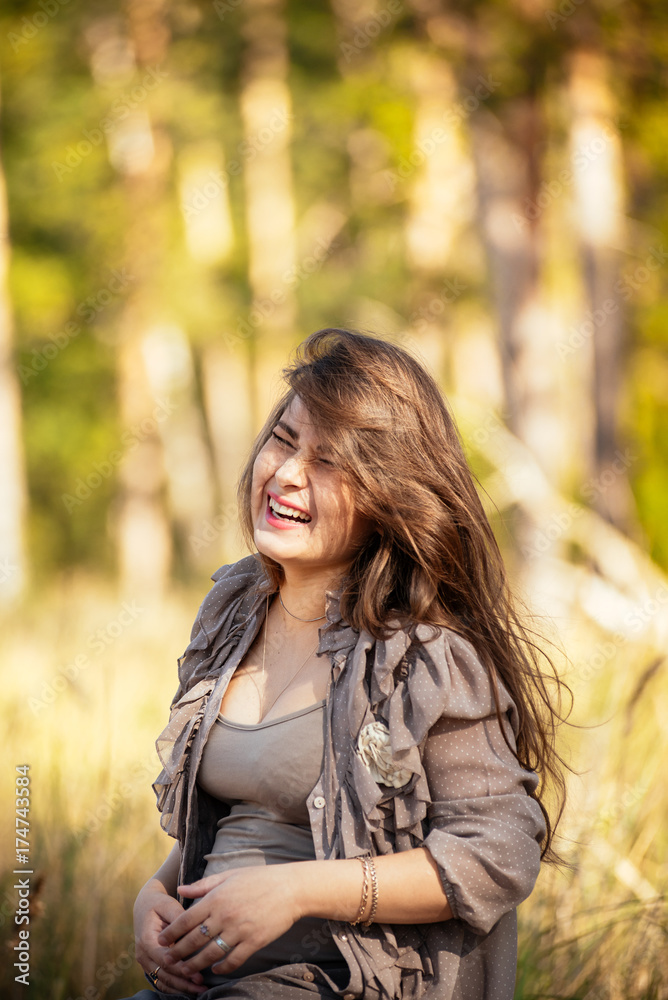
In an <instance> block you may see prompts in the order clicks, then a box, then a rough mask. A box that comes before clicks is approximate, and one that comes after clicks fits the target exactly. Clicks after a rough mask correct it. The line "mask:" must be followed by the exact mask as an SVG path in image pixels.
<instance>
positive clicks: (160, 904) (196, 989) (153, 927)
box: [134, 886, 207, 995]
mask: <svg viewBox="0 0 668 1000" xmlns="http://www.w3.org/2000/svg"><path fill="white" fill-rule="evenodd" d="M181 913H183V907H182V906H181V904H180V903H179V901H178V900H177V899H174V897H173V896H170V895H168V894H167V893H166V892H165V891H164V889H163V888H160V889H158V888H153V887H149V886H145V887H144V888H143V889H142V890H141V892H140V893H139V895H138V896H137V901H136V903H135V908H134V928H135V941H136V952H135V954H136V958H137V961H138V962H139V964H140V966H141V967H142V969H143V970H144V972H153V970H154V969H156V968H157V967H158V966H160V971H159V973H158V980H157V982H156V984H155V985H156V987H157V988H158V989H159V990H160V991H161V992H162V993H192V994H193V995H198V994H199V993H203V992H204V991H205V990H206V988H207V987H206V986H204V985H203V982H204V981H203V979H202V976H201V974H200V973H199V972H195V973H192V974H189V973H184V972H183V962H177V963H176V964H175V965H172V966H170V968H169V971H167V970H166V969H165V968H164V958H165V956H166V955H168V954H169V948H165V947H163V946H162V945H160V944H158V934H160V932H161V931H162V930H164V928H165V927H167V925H168V924H171V922H172V921H173V920H175V919H176V918H177V917H178V916H179V915H180V914H181Z"/></svg>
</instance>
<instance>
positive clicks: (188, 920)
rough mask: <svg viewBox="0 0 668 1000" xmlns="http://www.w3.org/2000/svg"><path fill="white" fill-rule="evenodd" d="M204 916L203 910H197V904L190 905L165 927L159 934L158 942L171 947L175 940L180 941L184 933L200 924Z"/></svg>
mask: <svg viewBox="0 0 668 1000" xmlns="http://www.w3.org/2000/svg"><path fill="white" fill-rule="evenodd" d="M201 917H202V911H201V910H200V911H199V912H197V906H192V907H190V909H189V910H184V911H183V913H181V914H180V915H179V916H178V917H177V918H176V919H175V920H172V922H171V924H168V925H167V927H165V928H163V930H161V931H160V933H159V934H158V944H161V945H163V947H167V948H169V947H170V946H171V945H172V944H174V942H175V941H178V940H179V939H180V938H182V937H183V936H184V935H186V934H189V933H190V931H192V930H193V929H194V928H195V927H197V926H199V924H200V923H201V922H202V921H201Z"/></svg>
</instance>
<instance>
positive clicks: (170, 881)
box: [137, 841, 181, 899]
mask: <svg viewBox="0 0 668 1000" xmlns="http://www.w3.org/2000/svg"><path fill="white" fill-rule="evenodd" d="M180 866H181V849H180V847H179V844H178V841H177V842H176V843H175V844H174V846H173V847H172V850H171V851H170V853H169V855H168V856H167V858H165V860H164V861H163V863H162V864H161V866H160V867H159V868H158V870H157V872H156V873H155V874H154V875H152V876H151V878H150V879H149V880H148V881H147V882H146V883H145V884H144V885H143V886H142V888H141V889H140V891H139V895H141V894H142V893H143V892H144V891H156V890H157V891H158V892H159V891H161V890H164V892H165V893H167V895H168V896H173V897H174V898H175V899H176V887H177V885H178V883H179V868H180ZM137 898H139V897H137Z"/></svg>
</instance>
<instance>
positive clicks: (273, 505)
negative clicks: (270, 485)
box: [269, 496, 311, 524]
mask: <svg viewBox="0 0 668 1000" xmlns="http://www.w3.org/2000/svg"><path fill="white" fill-rule="evenodd" d="M269 509H270V510H271V512H272V514H274V515H275V516H276V517H280V519H281V520H282V521H292V522H293V523H304V524H308V522H309V521H310V520H311V515H310V514H306V513H304V511H301V510H297V508H296V507H286V505H285V504H282V503H279V502H278V500H274V498H273V497H272V496H270V497H269Z"/></svg>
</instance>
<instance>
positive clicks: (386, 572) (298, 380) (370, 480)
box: [238, 328, 566, 862]
mask: <svg viewBox="0 0 668 1000" xmlns="http://www.w3.org/2000/svg"><path fill="white" fill-rule="evenodd" d="M283 375H284V378H285V381H286V382H287V384H288V386H289V388H288V390H287V391H286V392H285V394H284V395H283V397H282V398H281V399H280V400H279V401H278V403H277V404H276V406H275V407H274V408H273V410H272V413H271V414H270V415H269V418H268V420H267V422H266V424H265V426H264V428H263V429H262V431H261V432H260V434H259V435H258V438H257V440H256V442H255V445H254V447H253V449H252V452H251V455H250V457H249V459H248V462H247V464H246V467H245V468H244V470H243V472H242V475H241V479H240V481H239V487H238V498H239V506H240V520H241V524H242V528H243V531H244V535H245V537H246V540H247V541H248V544H249V546H250V548H251V550H253V549H254V542H253V523H252V515H251V485H252V475H253V463H254V462H255V459H256V457H257V455H258V453H259V452H260V450H261V449H262V448H263V447H264V445H265V443H266V441H267V440H268V438H269V436H270V434H271V432H272V430H273V428H274V427H275V425H276V422H277V421H278V420H279V419H280V417H281V415H282V413H283V412H284V410H285V409H286V408H287V406H288V405H289V404H290V402H291V401H292V400H293V399H294V397H295V396H297V395H298V396H299V398H300V400H301V402H302V403H303V405H304V407H305V408H306V411H307V412H308V414H309V418H310V419H311V421H312V422H313V425H314V427H315V429H316V430H317V432H318V434H319V436H320V440H321V443H322V445H323V446H325V447H326V449H327V451H328V453H329V454H330V455H331V456H332V458H333V460H334V461H335V463H336V465H337V467H338V468H339V469H340V470H341V472H342V474H343V476H344V478H345V480H346V481H347V483H348V484H349V486H350V487H351V489H352V495H353V502H354V503H355V505H356V509H357V510H358V511H359V513H360V514H363V515H365V516H366V517H369V518H371V520H372V521H373V523H374V525H375V531H373V532H372V533H371V535H370V536H369V538H368V539H367V541H366V543H365V544H364V546H363V547H362V548H361V549H360V550H359V551H358V553H357V555H356V556H355V558H354V560H353V562H352V564H351V566H350V567H349V569H348V572H347V575H346V576H345V578H344V579H343V580H342V581H341V586H342V588H343V590H342V597H341V604H340V607H341V614H342V617H343V618H344V619H345V621H346V622H348V623H349V624H350V625H351V626H352V627H353V628H355V629H357V630H362V629H366V630H367V631H368V632H369V633H371V634H372V635H373V636H375V637H376V638H377V639H386V638H387V637H388V635H389V634H390V629H389V627H388V621H390V620H392V619H395V620H397V619H398V620H399V621H400V622H401V623H402V626H403V627H410V626H411V625H414V624H416V623H418V622H424V623H426V624H428V625H433V626H435V627H439V626H445V627H447V628H449V629H452V630H453V631H455V632H457V633H458V634H459V635H461V636H462V637H463V638H465V639H467V640H468V641H469V642H471V643H472V645H473V646H474V647H475V649H476V650H477V652H478V655H479V656H480V657H481V659H482V661H483V663H484V664H485V666H486V667H487V669H488V671H489V675H490V678H491V681H492V690H493V692H494V701H495V704H496V712H497V717H498V718H499V724H500V725H501V717H500V711H499V697H498V688H497V681H498V678H501V680H502V682H503V684H504V685H505V686H506V688H507V689H508V691H509V693H510V695H511V697H512V698H513V701H514V702H515V705H516V707H517V711H518V716H519V732H518V734H517V750H516V751H515V750H514V749H513V748H512V747H511V749H513V753H515V756H516V758H517V760H518V761H519V763H520V764H521V766H522V767H524V768H527V769H529V770H532V771H536V772H537V773H538V774H539V776H540V778H541V781H540V784H539V788H538V791H537V793H536V794H535V798H536V799H537V801H538V803H539V805H540V807H541V810H542V811H543V815H544V817H545V821H546V826H547V835H546V838H545V842H544V844H543V851H542V856H543V858H544V859H545V860H546V861H557V862H558V861H559V860H560V859H559V856H558V854H557V853H556V852H555V850H554V848H553V845H552V840H553V833H554V828H555V826H556V823H557V822H558V820H559V818H560V816H561V813H562V812H563V804H564V798H565V782H564V778H563V767H564V766H566V765H564V762H563V760H562V758H561V757H560V756H559V754H558V752H557V750H556V748H555V736H556V730H557V725H558V723H559V721H560V720H561V715H560V708H559V704H560V698H559V697H557V698H556V699H555V698H553V697H552V695H551V693H550V688H549V686H548V683H547V676H546V674H545V673H544V672H543V669H541V665H542V663H546V664H547V665H548V666H549V670H550V674H551V678H553V679H554V681H555V686H556V695H557V696H559V695H560V692H561V685H562V683H563V682H561V681H560V680H559V677H558V675H557V672H556V669H555V668H554V666H553V664H552V661H551V660H550V658H549V657H548V656H547V655H546V654H545V653H544V650H543V649H541V646H540V644H538V643H536V642H535V641H534V638H532V637H535V633H534V632H533V631H532V630H529V629H528V627H527V626H526V624H523V622H522V621H521V620H520V616H519V613H518V611H517V610H516V607H515V602H514V600H513V598H512V596H511V594H510V591H509V587H508V580H507V576H506V571H505V567H504V564H503V559H502V556H501V553H500V551H499V547H498V545H497V542H496V539H495V537H494V533H493V531H492V528H491V526H490V524H489V521H488V519H487V516H486V514H485V511H484V509H483V506H482V503H481V501H480V498H479V496H478V493H477V491H476V488H475V485H474V481H473V476H472V474H471V471H470V469H469V467H468V463H467V461H466V457H465V455H464V450H463V447H462V444H461V441H460V438H459V434H458V431H457V427H456V424H455V421H454V418H453V416H452V414H451V413H450V410H449V409H448V405H447V403H446V402H445V400H444V398H443V396H442V394H441V392H440V390H439V388H438V386H437V385H436V383H435V382H434V380H433V378H432V377H431V376H430V375H429V374H428V372H427V371H425V369H424V368H423V367H422V365H421V364H420V363H419V362H418V361H417V360H416V359H415V358H413V357H412V356H411V355H410V354H409V353H408V352H407V351H405V350H404V349H403V348H401V347H399V346H397V345H396V344H392V343H389V342H387V341H384V340H380V339H378V338H377V337H374V336H369V335H367V334H363V333H359V332H354V331H352V330H344V329H336V328H327V329H324V330H319V331H317V332H316V333H313V334H311V336H310V337H308V338H307V339H306V340H305V341H304V342H303V343H302V344H301V345H300V346H299V347H298V348H297V352H296V356H295V360H294V361H293V363H292V364H290V365H288V366H287V367H286V368H285V369H284V372H283ZM261 558H262V562H263V565H264V567H265V570H266V572H267V577H268V586H269V588H270V589H271V590H273V591H275V590H276V589H277V588H278V586H279V584H280V583H281V582H282V575H283V571H282V568H281V566H280V565H279V564H278V563H276V562H274V561H273V560H271V559H269V558H267V557H265V556H262V557H261ZM553 694H554V692H553ZM555 700H556V704H555ZM501 731H502V733H504V735H505V730H504V727H503V725H501ZM509 745H510V744H509ZM548 786H549V787H550V788H551V790H552V793H553V794H554V793H556V806H555V809H556V821H554V822H553V821H551V819H550V816H549V815H548V812H547V809H546V806H545V804H544V799H545V797H546V790H547V787H548Z"/></svg>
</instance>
